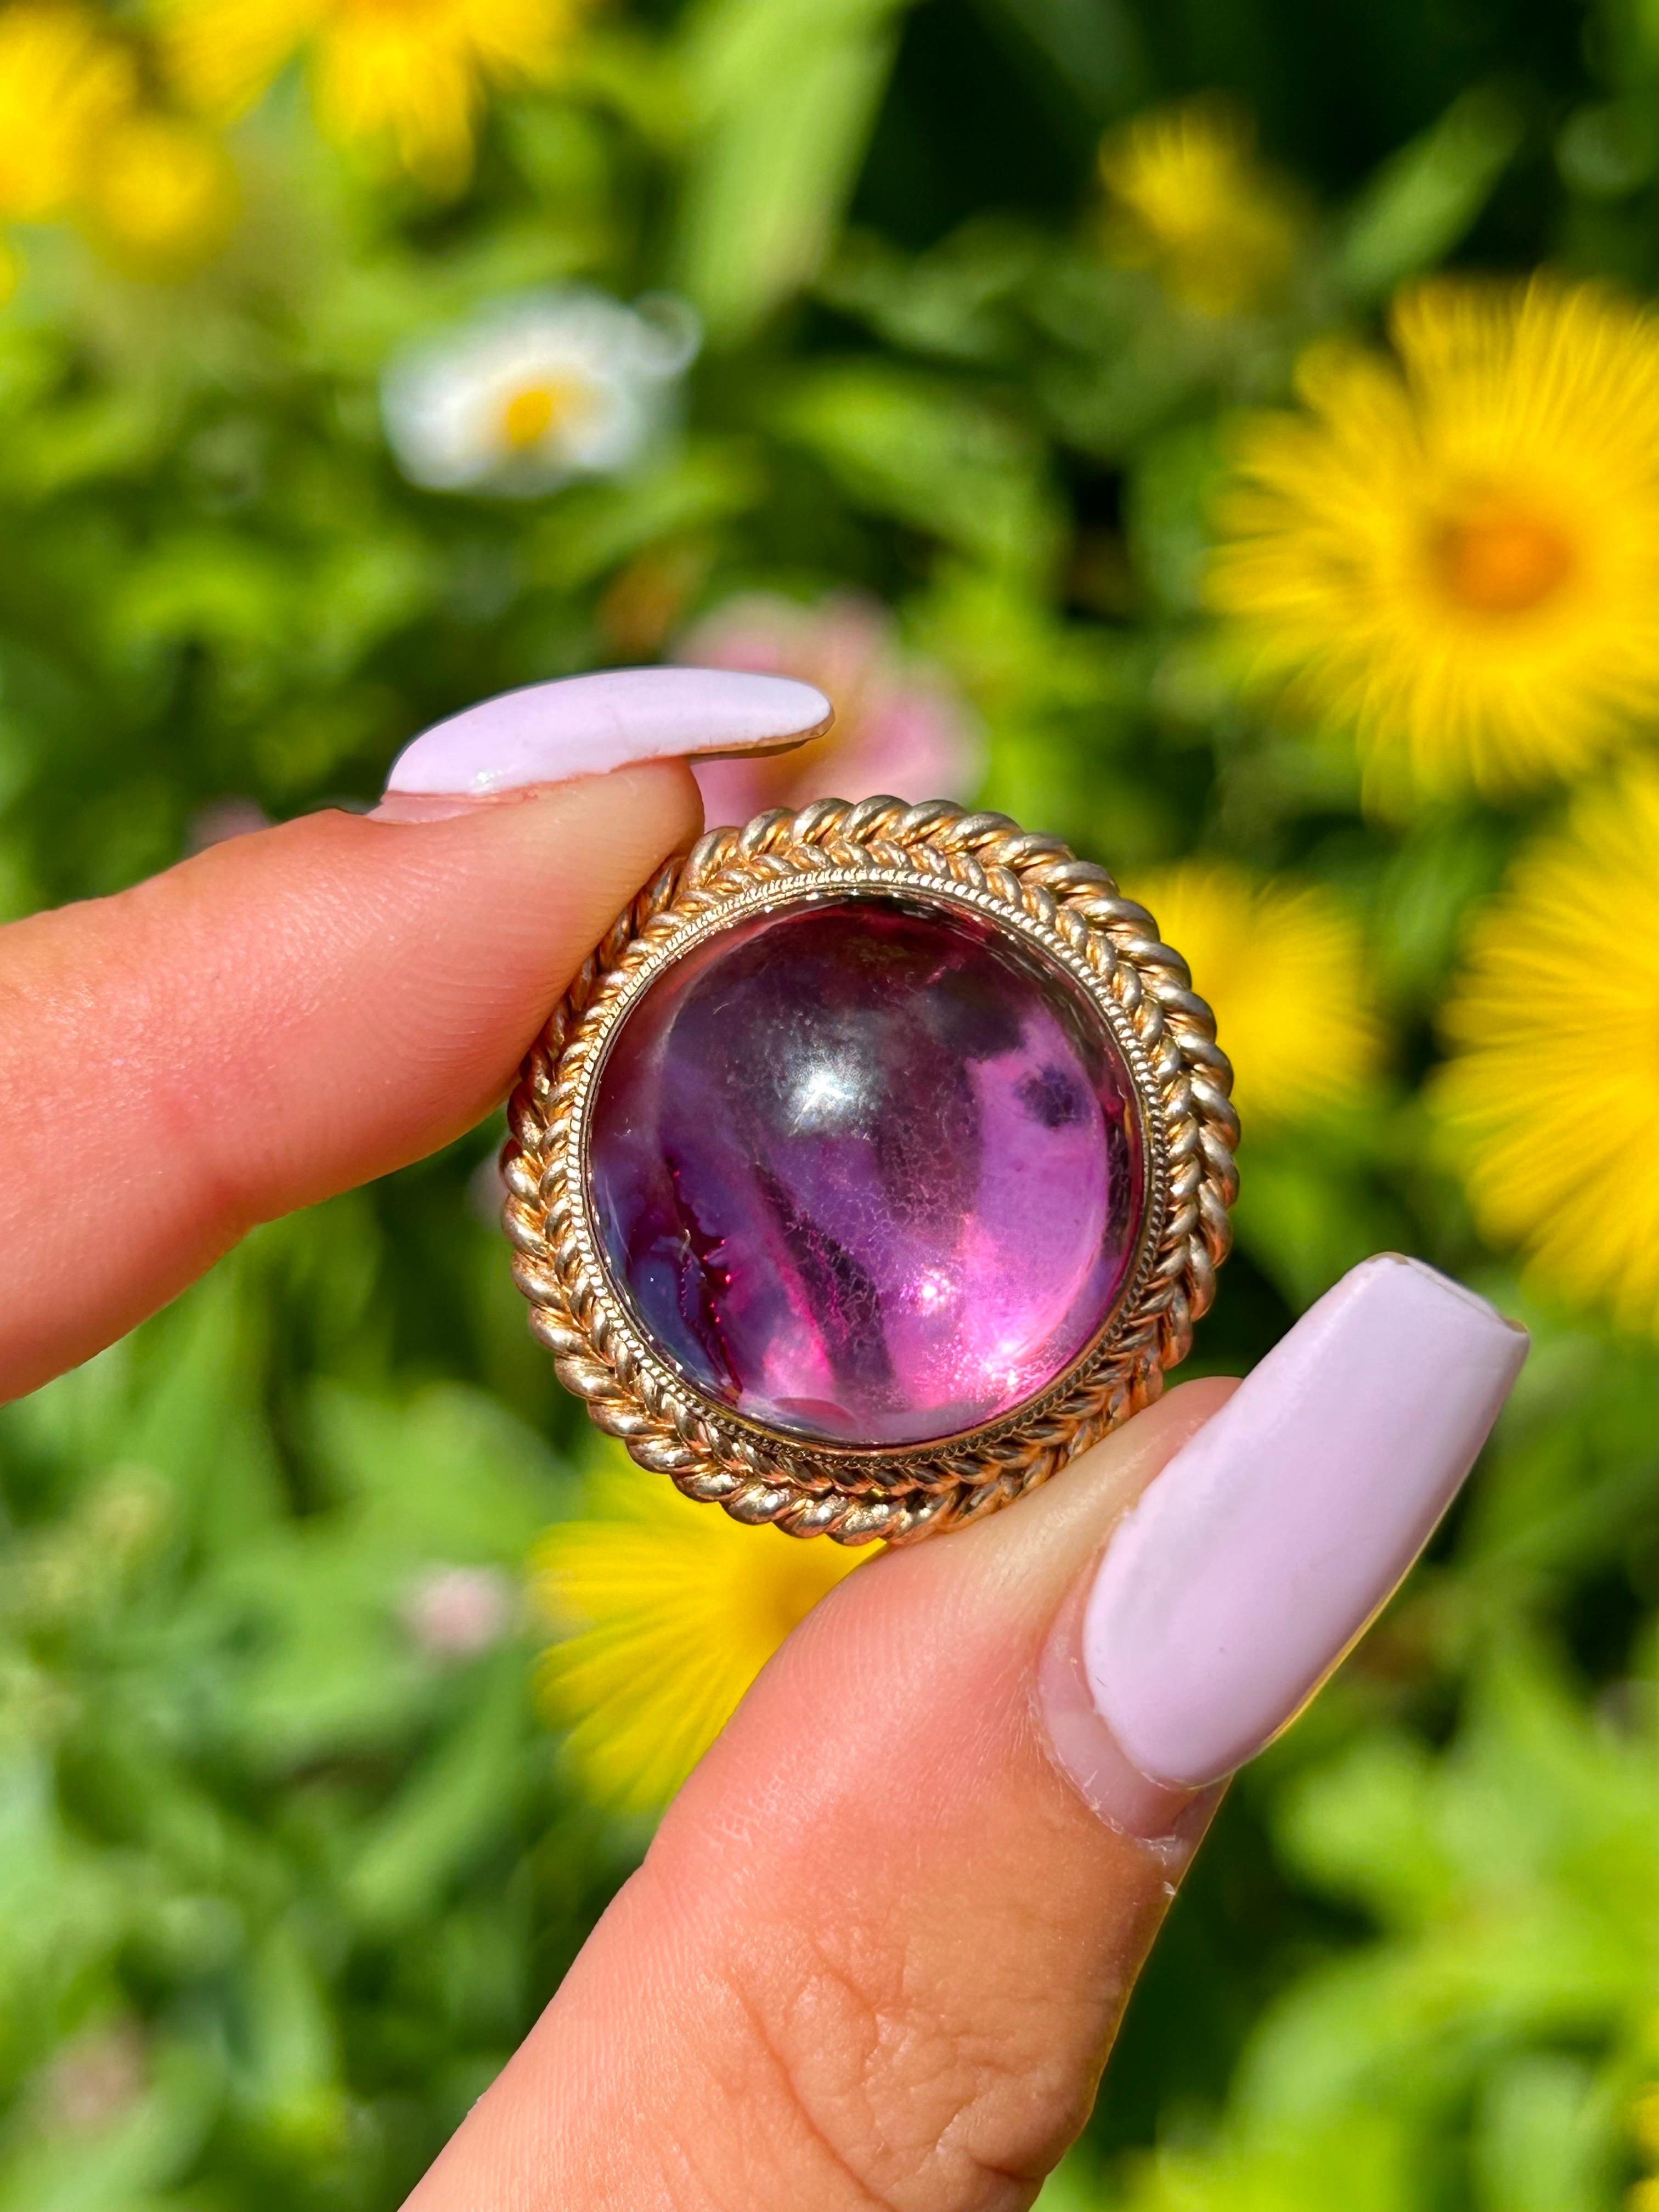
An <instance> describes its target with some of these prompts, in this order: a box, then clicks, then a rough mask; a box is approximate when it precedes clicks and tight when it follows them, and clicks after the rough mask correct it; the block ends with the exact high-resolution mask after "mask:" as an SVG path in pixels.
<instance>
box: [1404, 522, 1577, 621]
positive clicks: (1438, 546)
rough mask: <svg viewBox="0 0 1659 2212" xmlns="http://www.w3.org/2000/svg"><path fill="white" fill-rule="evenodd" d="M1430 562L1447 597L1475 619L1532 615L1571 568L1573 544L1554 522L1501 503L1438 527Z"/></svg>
mask: <svg viewBox="0 0 1659 2212" xmlns="http://www.w3.org/2000/svg"><path fill="white" fill-rule="evenodd" d="M1429 557H1430V562H1431V566H1432V568H1433V570H1434V574H1435V577H1436V579H1437V581H1438V583H1439V584H1440V586H1441V587H1442V589H1443V591H1444V592H1446V593H1447V595H1448V597H1449V598H1451V599H1455V601H1456V602H1457V604H1458V605H1460V606H1462V607H1466V608H1468V611H1470V612H1471V613H1473V614H1478V615H1522V614H1528V613H1530V612H1531V611H1532V610H1533V609H1534V607H1538V606H1541V605H1543V603H1544V601H1545V600H1546V599H1551V598H1553V596H1554V594H1555V593H1556V592H1558V591H1559V589H1560V587H1561V586H1562V585H1563V584H1564V583H1565V581H1566V580H1567V578H1568V577H1569V576H1570V575H1571V574H1572V570H1573V568H1574V566H1575V562H1574V557H1573V549H1572V546H1571V544H1570V542H1569V541H1568V539H1567V538H1566V536H1565V533H1564V532H1562V531H1560V530H1559V529H1558V528H1557V527H1556V526H1555V525H1554V524H1553V522H1549V521H1547V520H1545V519H1544V518H1543V517H1542V516H1541V515H1538V514H1534V513H1529V512H1528V510H1527V509H1526V508H1525V507H1512V506H1506V505H1504V504H1503V503H1502V502H1501V501H1493V502H1492V503H1491V504H1490V505H1487V506H1484V507H1474V508H1472V509H1471V510H1470V511H1469V512H1468V513H1466V514H1462V515H1459V516H1456V517H1455V518H1452V519H1449V520H1445V521H1443V522H1441V523H1440V524H1439V525H1438V526H1437V528H1436V529H1435V531H1434V532H1433V533H1432V535H1431V538H1430V541H1429Z"/></svg>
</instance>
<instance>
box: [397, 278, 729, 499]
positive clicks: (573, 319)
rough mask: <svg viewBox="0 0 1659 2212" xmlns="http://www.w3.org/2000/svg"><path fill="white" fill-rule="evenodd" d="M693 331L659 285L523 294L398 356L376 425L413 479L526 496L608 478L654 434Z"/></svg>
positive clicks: (687, 313)
mask: <svg viewBox="0 0 1659 2212" xmlns="http://www.w3.org/2000/svg"><path fill="white" fill-rule="evenodd" d="M699 343H701V331H700V330H699V328H698V325H697V320H696V315H695V314H694V313H693V312H692V310H691V309H690V307H687V306H686V305H685V303H684V301H681V300H677V299H674V298H672V297H671V296H670V295H666V294H660V295H655V296H653V297H651V298H648V299H645V300H641V301H639V302H638V304H637V305H636V306H635V307H623V304H622V303H621V301H617V300H612V299H609V298H607V297H606V296H605V294H604V293H603V292H593V291H588V290H586V289H577V288H573V289H568V290H565V291H557V292H538V293H531V294H528V295H525V296H524V297H522V298H520V299H516V300H509V301H502V302H501V304H500V305H499V306H497V307H493V308H490V309H489V310H488V311H487V312H485V313H483V314H481V315H478V316H477V317H475V318H474V319H472V320H471V322H467V323H463V324H460V325H457V326H456V327H455V328H454V329H453V330H450V331H446V332H444V333H443V334H442V335H441V337H435V338H433V339H431V340H429V341H428V342H427V343H424V344H422V345H419V346H416V347H414V348H411V349H410V351H408V352H407V353H404V354H402V355H400V356H398V358H397V360H395V361H394V362H392V364H391V365H390V367H389V368H387V370H386V374H385V376H384V378H383V379H382V381H381V389H380V404H381V410H382V413H383V416H384V417H385V422H386V436H387V438H388V439H389V441H391V445H392V452H393V453H394V454H395V455H396V456H397V459H398V466H399V467H400V468H401V469H402V470H403V472H404V475H405V476H406V477H408V478H409V479H410V482H411V483H417V484H423V485H425V486H426V487H427V488H428V489H430V490H434V491H463V490H471V489H482V490H488V491H495V492H506V493H509V494H514V495H520V496H526V495H531V494H533V493H536V492H544V491H551V490H552V489H555V488H556V486H557V485H559V484H562V483H567V482H568V480H569V479H570V478H571V477H579V476H614V475H616V474H617V473H618V472H619V471H622V470H623V469H626V468H627V467H629V465H630V464H631V463H632V462H634V461H635V460H636V459H638V458H639V457H640V455H641V453H644V452H645V451H646V450H647V448H648V447H650V446H651V445H652V444H653V442H654V441H655V440H656V439H657V438H658V437H659V435H660V434H661V433H662V431H663V430H664V428H665V427H666V425H667V423H668V422H669V421H670V419H671V415H672V412H673V403H674V398H675V386H676V385H677V384H678V380H679V379H680V377H681V376H682V375H683V374H684V372H685V370H686V368H688V367H689V365H690V362H691V361H692V359H693V357H694V356H695V355H696V350H697V347H698V345H699Z"/></svg>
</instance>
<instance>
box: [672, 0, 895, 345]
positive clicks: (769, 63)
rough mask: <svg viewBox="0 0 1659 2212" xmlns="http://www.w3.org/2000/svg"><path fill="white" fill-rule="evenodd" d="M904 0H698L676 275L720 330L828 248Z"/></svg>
mask: <svg viewBox="0 0 1659 2212" xmlns="http://www.w3.org/2000/svg"><path fill="white" fill-rule="evenodd" d="M906 5H908V0H816V4H814V5H813V6H812V7H811V8H809V9H805V10H803V9H802V8H801V7H800V6H799V0H702V4H701V5H700V6H699V7H697V8H696V9H694V10H693V12H692V14H691V15H690V19H689V21H688V23H687V26H686V28H685V32H684V81H685V85H686V89H687V94H688V96H689V98H690V101H691V103H692V108H693V112H694V113H695V114H696V118H697V125H696V136H695V139H694V145H693V151H694V156H695V158H694V162H693V166H692V168H691V172H690V178H689V179H688V182H687V186H686V191H685V197H684V204H683V207H682V210H681V222H680V236H679V246H678V257H677V262H676V279H677V282H678V283H679V284H680V286H681V287H682V288H683V289H684V291H685V292H686V293H687V294H688V295H689V296H690V298H691V299H692V300H693V301H695V302H696V305H697V307H699V308H700V309H701V311H702V314H703V316H704V318H705V319H706V321H707V323H708V328H709V331H710V333H711V335H712V336H713V337H714V338H715V339H716V340H717V341H720V342H722V343H724V342H728V341H731V340H732V339H736V338H740V337H744V336H746V335H747V334H748V332H749V331H750V330H752V329H753V327H754V326H755V325H756V324H757V323H758V322H759V321H760V320H761V319H762V318H763V317H764V316H765V315H766V314H767V313H769V311H770V310H771V309H772V308H773V307H776V306H777V305H778V304H779V303H780V301H783V300H786V299H787V298H788V297H789V296H790V295H792V294H793V293H794V292H797V291H799V289H801V287H802V286H803V285H805V284H807V283H810V282H811V279H812V277H813V276H816V275H817V271H818V270H819V268H820V267H821V265H822V264H823V259H824V257H825V255H826V254H827V252H829V243H830V239H831V236H832V234H833V231H834V227H835V223H836V217H837V216H838V215H839V214H840V212H841V210H842V206H843V205H844V204H845V202H846V199H847V196H848V193H849V192H850V191H851V190H852V186H853V181H854V176H855V175H856V173H857V167H858V163H859V160H860V156H861V155H862V154H863V151H864V147H865V143H866V139H867V138H868V137H869V134H870V130H871V126H872V124H873V122H874V120H875V113H876V106H877V103H878V100H879V99H880V97H881V93H882V89H883V87H884V84H885V82H886V80H887V74H888V71H889V70H890V68H891V66H892V59H893V53H894V49H895V46H896V37H897V19H898V17H899V15H901V14H902V11H903V9H904V8H905V6H906Z"/></svg>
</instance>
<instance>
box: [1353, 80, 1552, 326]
mask: <svg viewBox="0 0 1659 2212" xmlns="http://www.w3.org/2000/svg"><path fill="white" fill-rule="evenodd" d="M1521 138H1522V122H1521V118H1520V116H1519V114H1518V113H1517V112H1516V107H1515V104H1514V102H1513V100H1511V99H1510V97H1509V95H1508V94H1505V93H1504V92H1502V91H1499V90H1498V89H1496V88H1491V87H1483V88H1480V89H1478V90H1476V91H1474V92H1468V93H1465V94H1463V95H1462V98H1461V99H1459V100H1455V101H1454V102H1453V104H1452V105H1451V106H1450V107H1449V108H1448V109H1447V111H1446V112H1445V113H1444V114H1443V116H1442V117H1441V118H1440V120H1439V121H1438V123H1437V124H1436V125H1434V128H1433V129H1432V130H1431V131H1425V133H1424V135H1423V136H1422V137H1420V138H1416V139H1413V141H1412V143H1411V144H1410V145H1408V146H1405V147H1402V148H1401V150H1400V152H1399V153H1398V154H1395V155H1393V156H1391V158H1390V159H1389V161H1387V162H1386V163H1385V164H1384V166H1383V168H1382V169H1381V170H1380V171H1379V173H1377V175H1376V177H1375V178H1374V179H1372V180H1371V182H1370V184H1369V185H1367V186H1366V188H1365V190H1364V192H1363V193H1362V194H1361V195H1360V197H1359V199H1358V202H1357V204H1355V206H1354V208H1353V209H1352V212H1351V213H1350V214H1349V216H1348V218H1347V222H1346V225H1345V228H1344V231H1343V235H1342V239H1341V241H1340V246H1339V247H1338V253H1337V266H1338V270H1339V271H1340V276H1341V279H1342V282H1343V283H1344V284H1345V285H1346V286H1347V287H1348V288H1349V289H1350V290H1352V291H1353V292H1355V293H1358V295H1360V296H1362V297H1363V298H1366V299H1376V298H1380V297H1381V296H1382V295H1383V294H1384V293H1386V292H1388V291H1389V290H1391V289H1393V287H1394V286H1395V285H1396V284H1398V283H1401V281H1402V280H1403V279H1404V278H1406V277H1407V276H1416V275H1417V274H1418V273H1419V271H1420V270H1425V269H1428V268H1431V267H1432V266H1433V264H1435V263H1436V262H1437V261H1438V260H1440V259H1441V258H1442V257H1443V255H1445V254H1447V253H1449V252H1450V251H1451V249H1452V247H1453V246H1455V245H1456V244H1457V243H1458V241H1459V240H1461V239H1462V237H1463V235H1464V234H1465V233H1466V232H1467V231H1468V228H1470V226H1471V225H1472V224H1473V222H1474V220H1475V218H1476V216H1478V215H1479V214H1480V210H1481V209H1482V208H1483V207H1484V206H1485V205H1486V201H1487V200H1488V198H1489V197H1491V195H1492V191H1493V188H1494V187H1495V186H1496V185H1497V183H1498V179H1499V178H1500V177H1501V176H1502V175H1503V173H1504V170H1505V169H1506V168H1507V167H1509V165H1510V162H1511V161H1513V160H1514V158H1515V155H1516V152H1517V150H1518V149H1519V148H1520V144H1521Z"/></svg>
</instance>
